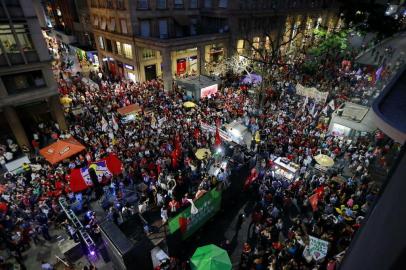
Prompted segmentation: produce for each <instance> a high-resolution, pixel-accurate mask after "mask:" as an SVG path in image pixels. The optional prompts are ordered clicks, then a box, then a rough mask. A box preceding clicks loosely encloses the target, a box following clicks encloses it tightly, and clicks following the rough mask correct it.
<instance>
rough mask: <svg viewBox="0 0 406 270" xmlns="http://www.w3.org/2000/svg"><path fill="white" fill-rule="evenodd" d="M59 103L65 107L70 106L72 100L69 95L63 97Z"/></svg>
mask: <svg viewBox="0 0 406 270" xmlns="http://www.w3.org/2000/svg"><path fill="white" fill-rule="evenodd" d="M59 101H60V102H61V104H62V105H63V106H69V105H70V104H71V103H72V99H71V98H69V96H67V95H65V96H63V97H62V98H61V99H60V100H59Z"/></svg>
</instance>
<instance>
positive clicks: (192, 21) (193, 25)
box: [190, 18, 197, 36]
mask: <svg viewBox="0 0 406 270" xmlns="http://www.w3.org/2000/svg"><path fill="white" fill-rule="evenodd" d="M190 35H192V36H195V35H197V19H196V18H191V19H190Z"/></svg>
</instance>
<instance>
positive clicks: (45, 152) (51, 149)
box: [39, 137, 85, 164]
mask: <svg viewBox="0 0 406 270" xmlns="http://www.w3.org/2000/svg"><path fill="white" fill-rule="evenodd" d="M83 150H85V147H84V146H83V145H82V144H80V143H79V142H78V141H77V140H76V139H75V138H73V137H71V138H69V139H66V140H60V141H57V142H55V143H53V144H51V145H48V146H47V147H45V148H42V149H41V150H39V153H40V154H41V156H43V157H44V158H45V159H46V160H47V161H48V162H49V163H51V164H56V163H58V162H60V161H62V160H64V159H67V158H69V157H71V156H74V155H76V154H77V153H79V152H81V151H83Z"/></svg>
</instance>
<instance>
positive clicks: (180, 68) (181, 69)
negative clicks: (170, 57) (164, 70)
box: [176, 58, 186, 74]
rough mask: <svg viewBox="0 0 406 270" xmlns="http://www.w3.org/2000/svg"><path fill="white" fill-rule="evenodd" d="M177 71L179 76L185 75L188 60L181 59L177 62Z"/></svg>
mask: <svg viewBox="0 0 406 270" xmlns="http://www.w3.org/2000/svg"><path fill="white" fill-rule="evenodd" d="M176 71H177V73H178V74H183V73H185V72H186V59H184V58H181V59H178V60H176Z"/></svg>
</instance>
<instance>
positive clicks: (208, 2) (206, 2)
mask: <svg viewBox="0 0 406 270" xmlns="http://www.w3.org/2000/svg"><path fill="white" fill-rule="evenodd" d="M211 2H212V0H204V7H205V8H211V4H212V3H211Z"/></svg>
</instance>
